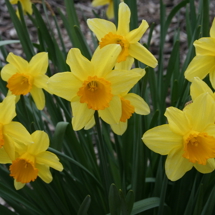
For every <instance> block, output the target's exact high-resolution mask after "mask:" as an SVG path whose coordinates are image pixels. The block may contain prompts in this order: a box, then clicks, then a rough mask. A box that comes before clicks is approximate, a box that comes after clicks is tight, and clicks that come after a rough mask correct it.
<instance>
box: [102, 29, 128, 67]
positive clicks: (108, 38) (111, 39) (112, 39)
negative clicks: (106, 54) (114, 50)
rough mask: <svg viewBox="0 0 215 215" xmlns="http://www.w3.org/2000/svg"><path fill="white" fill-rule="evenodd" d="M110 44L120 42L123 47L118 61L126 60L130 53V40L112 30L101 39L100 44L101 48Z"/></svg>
mask: <svg viewBox="0 0 215 215" xmlns="http://www.w3.org/2000/svg"><path fill="white" fill-rule="evenodd" d="M109 44H119V45H120V46H121V47H122V51H121V53H120V54H119V57H118V59H117V62H118V63H120V62H122V61H125V60H126V58H127V57H128V55H129V53H128V47H129V42H128V41H127V40H126V39H125V38H124V37H123V36H121V35H118V34H113V33H112V32H110V33H108V34H106V35H105V36H104V37H103V38H102V39H101V42H100V43H99V46H100V48H102V47H104V46H106V45H109Z"/></svg>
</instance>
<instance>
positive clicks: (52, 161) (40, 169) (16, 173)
mask: <svg viewBox="0 0 215 215" xmlns="http://www.w3.org/2000/svg"><path fill="white" fill-rule="evenodd" d="M31 137H32V139H33V141H34V143H33V144H28V145H25V144H20V145H19V147H18V148H17V150H16V157H15V159H14V160H12V164H11V165H10V168H9V170H10V176H12V177H13V178H14V186H15V188H16V190H19V189H21V188H23V187H24V186H25V184H26V183H29V182H31V181H35V180H36V178H37V176H39V177H40V178H41V179H42V180H43V181H44V182H45V183H50V182H51V181H52V174H51V172H50V167H52V168H54V169H56V170H58V171H62V170H63V166H62V164H61V163H60V162H59V159H58V157H57V156H56V155H55V154H54V153H51V152H49V151H46V150H47V149H48V147H49V138H48V135H47V134H46V133H45V132H43V131H35V132H34V133H33V134H31Z"/></svg>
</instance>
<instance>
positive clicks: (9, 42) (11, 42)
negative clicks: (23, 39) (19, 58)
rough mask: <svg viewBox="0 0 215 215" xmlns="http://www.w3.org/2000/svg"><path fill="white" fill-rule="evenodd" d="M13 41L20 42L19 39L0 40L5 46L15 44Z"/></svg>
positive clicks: (0, 44)
mask: <svg viewBox="0 0 215 215" xmlns="http://www.w3.org/2000/svg"><path fill="white" fill-rule="evenodd" d="M13 43H20V41H19V40H5V41H0V46H5V45H8V44H13Z"/></svg>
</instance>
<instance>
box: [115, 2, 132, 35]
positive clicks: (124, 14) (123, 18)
mask: <svg viewBox="0 0 215 215" xmlns="http://www.w3.org/2000/svg"><path fill="white" fill-rule="evenodd" d="M130 17H131V11H130V9H129V7H128V5H127V4H125V3H124V2H121V3H120V4H119V12H118V28H117V34H120V35H122V36H126V34H128V32H129V24H130Z"/></svg>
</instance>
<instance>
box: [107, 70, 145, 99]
mask: <svg viewBox="0 0 215 215" xmlns="http://www.w3.org/2000/svg"><path fill="white" fill-rule="evenodd" d="M141 78H142V75H141V74H139V73H137V72H131V71H128V70H124V71H122V70H121V71H118V70H114V71H113V72H111V73H109V74H108V75H107V76H106V79H107V80H108V81H110V82H111V84H112V94H113V95H119V94H121V93H124V92H128V91H129V90H130V89H131V88H132V87H133V86H134V85H135V84H136V83H137V82H138V81H139V80H140V79H141Z"/></svg>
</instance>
